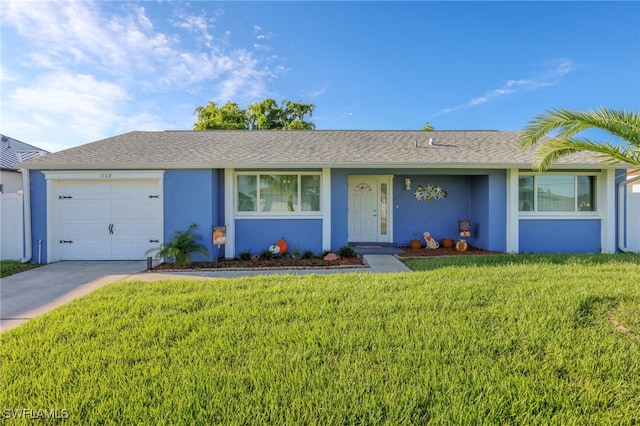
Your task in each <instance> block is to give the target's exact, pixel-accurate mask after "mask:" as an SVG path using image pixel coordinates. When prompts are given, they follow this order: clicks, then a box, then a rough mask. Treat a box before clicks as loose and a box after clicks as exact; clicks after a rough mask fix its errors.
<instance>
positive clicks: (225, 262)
mask: <svg viewBox="0 0 640 426" xmlns="http://www.w3.org/2000/svg"><path fill="white" fill-rule="evenodd" d="M400 248H401V249H402V250H404V253H399V254H396V255H395V256H397V257H432V256H472V255H478V254H504V253H501V252H496V251H489V250H483V249H480V248H477V247H473V246H468V247H467V250H466V251H457V250H456V249H455V247H450V248H446V247H442V246H441V247H438V248H437V249H426V248H424V247H423V248H419V249H412V248H409V247H400ZM365 267H367V265H363V264H362V263H361V262H360V259H358V258H357V257H345V258H339V259H338V260H334V261H328V260H324V259H322V258H319V257H314V258H311V259H287V258H275V259H258V260H240V259H220V260H219V261H218V267H217V268H216V266H215V263H214V262H193V263H192V264H191V265H190V266H189V267H187V268H178V267H177V266H176V264H175V263H160V264H158V265H156V266H154V267H153V269H152V270H153V271H167V270H169V271H170V270H173V271H179V270H191V271H193V270H208V269H215V270H251V269H307V268H318V269H322V268H365Z"/></svg>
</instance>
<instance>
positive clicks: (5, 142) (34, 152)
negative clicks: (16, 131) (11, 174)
mask: <svg viewBox="0 0 640 426" xmlns="http://www.w3.org/2000/svg"><path fill="white" fill-rule="evenodd" d="M0 145H1V153H2V155H0V168H2V169H9V170H15V169H16V167H15V166H16V164H18V163H21V162H23V161H26V160H29V159H31V158H35V157H40V156H42V155H46V154H49V152H48V151H45V150H43V149H40V148H36V147H35V146H33V145H29V144H28V143H24V142H21V141H19V140H17V139H14V138H10V137H8V136H5V135H0Z"/></svg>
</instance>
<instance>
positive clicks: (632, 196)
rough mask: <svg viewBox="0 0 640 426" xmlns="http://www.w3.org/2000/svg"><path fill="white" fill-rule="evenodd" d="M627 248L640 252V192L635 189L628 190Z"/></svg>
mask: <svg viewBox="0 0 640 426" xmlns="http://www.w3.org/2000/svg"><path fill="white" fill-rule="evenodd" d="M639 187H640V186H639ZM634 189H635V186H634ZM627 248H628V249H629V250H630V251H633V252H636V253H640V192H635V191H634V192H627Z"/></svg>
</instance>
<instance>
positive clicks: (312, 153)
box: [21, 130, 600, 170]
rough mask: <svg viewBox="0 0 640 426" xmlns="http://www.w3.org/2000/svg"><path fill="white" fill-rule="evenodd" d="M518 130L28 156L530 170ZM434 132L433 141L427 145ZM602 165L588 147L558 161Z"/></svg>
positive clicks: (176, 137)
mask: <svg viewBox="0 0 640 426" xmlns="http://www.w3.org/2000/svg"><path fill="white" fill-rule="evenodd" d="M519 135H520V133H519V132H503V131H433V132H425V131H368V130H308V131H307V130H295V131H293V130H292V131H283V130H263V131H259V130H254V131H249V130H229V131H227V130H213V131H158V132H142V131H135V132H130V133H125V134H123V135H119V136H114V137H111V138H108V139H103V140H100V141H97V142H92V143H88V144H86V145H81V146H78V147H75V148H70V149H67V150H64V151H60V152H57V153H54V154H50V155H47V156H45V157H40V158H35V159H32V160H30V161H27V162H25V163H23V164H21V166H23V167H25V168H30V169H58V170H61V169H67V170H72V169H84V170H87V169H97V168H100V169H159V168H161V169H177V168H222V167H236V168H237V167H269V168H274V167H380V168H391V167H393V168H407V167H425V166H429V167H447V168H461V167H474V168H478V167H481V168H505V167H510V168H511V167H513V168H529V167H531V164H532V161H533V149H528V150H521V149H520V148H519V147H518V137H519ZM430 138H433V139H434V140H435V144H434V145H433V146H430V145H429V139H430ZM557 165H558V166H560V167H562V166H564V167H572V168H578V167H587V168H594V167H596V166H597V167H600V165H599V162H598V161H597V160H596V159H594V157H593V156H592V155H590V154H588V153H578V154H574V155H572V156H571V157H567V158H565V159H563V160H561V161H560V162H558V163H557Z"/></svg>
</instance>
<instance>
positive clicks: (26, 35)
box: [0, 0, 283, 150]
mask: <svg viewBox="0 0 640 426" xmlns="http://www.w3.org/2000/svg"><path fill="white" fill-rule="evenodd" d="M168 5H169V6H171V7H172V8H173V9H170V10H172V11H173V12H174V13H173V15H171V16H170V17H167V15H165V17H164V20H163V21H156V22H154V21H153V19H152V16H153V17H155V15H151V14H149V13H148V12H147V10H146V9H145V7H144V6H145V3H124V2H123V3H121V2H100V1H97V2H94V1H72V0H51V1H37V2H29V3H28V5H25V2H24V1H11V0H8V1H2V2H1V3H0V11H1V12H2V14H3V24H2V25H3V27H7V28H11V29H14V30H15V33H16V34H17V37H18V38H17V39H18V40H19V41H20V48H16V49H15V50H14V51H9V50H8V49H6V48H5V46H3V49H4V52H3V56H4V55H5V54H6V55H9V56H10V57H11V59H12V62H11V63H10V65H7V62H6V61H5V63H3V67H2V68H1V69H0V72H1V77H0V78H1V79H2V81H3V82H6V83H7V84H5V85H4V87H3V90H2V93H1V96H2V99H1V101H2V103H3V121H4V124H3V127H4V129H3V131H5V132H6V133H7V134H12V133H11V131H15V132H17V133H16V137H17V136H21V137H22V139H23V140H25V141H28V142H31V140H33V141H34V142H37V141H42V140H43V138H44V139H45V140H46V142H45V144H44V146H42V148H44V149H49V150H59V149H61V148H63V147H65V145H66V146H70V145H77V144H78V143H84V142H87V141H91V140H95V139H98V138H103V137H106V136H109V135H112V134H113V133H114V132H116V131H129V130H132V129H134V128H138V129H152V130H157V129H167V128H171V125H170V123H168V122H167V120H168V119H163V118H162V117H160V115H152V114H149V113H145V112H140V111H147V110H149V109H150V110H157V111H160V110H164V109H163V108H162V107H161V106H159V105H157V104H154V102H160V101H153V100H152V99H153V98H151V97H149V93H159V94H163V95H165V96H163V97H164V98H167V97H168V98H171V97H172V96H174V97H176V99H179V96H182V95H184V94H185V93H187V94H188V93H198V94H199V96H202V97H203V99H204V100H203V101H202V102H205V101H206V100H208V99H215V100H218V101H220V102H226V101H227V100H233V101H235V102H245V101H255V99H258V98H261V97H263V96H264V95H265V94H266V93H267V89H266V87H267V82H268V81H270V80H271V79H273V78H275V77H277V76H278V75H279V74H280V73H281V72H283V71H282V70H283V68H282V67H279V65H278V64H277V63H275V62H274V60H273V57H270V58H264V59H263V58H260V57H257V56H256V52H255V51H251V50H246V49H241V48H240V49H238V48H236V49H229V44H230V43H229V38H230V37H231V33H230V32H229V31H226V32H223V33H222V34H221V35H220V36H216V34H215V25H214V24H215V22H216V20H217V19H219V17H220V16H222V14H223V11H222V10H221V9H220V8H218V9H215V10H212V11H206V12H205V11H202V12H199V13H197V14H193V13H190V12H189V11H188V9H189V8H190V7H192V6H191V5H190V4H189V3H179V4H178V5H177V6H175V4H168ZM156 6H157V5H156ZM149 8H151V6H149ZM178 8H179V9H178ZM164 10H165V11H167V10H169V9H164ZM167 22H168V23H169V25H166V23H167ZM254 30H255V31H261V28H260V27H255V28H254ZM3 31H4V28H3ZM268 37H271V34H269V35H267V38H268ZM194 41H195V43H194ZM203 92H204V93H203ZM145 93H146V96H145ZM142 96H145V98H144V99H143V98H142ZM143 103H144V105H142V104H143ZM190 112H191V111H188V112H187V114H188V113H190ZM169 120H171V121H174V122H175V120H173V117H171V118H170V119H169ZM132 126H135V127H132ZM30 138H31V139H30Z"/></svg>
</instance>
